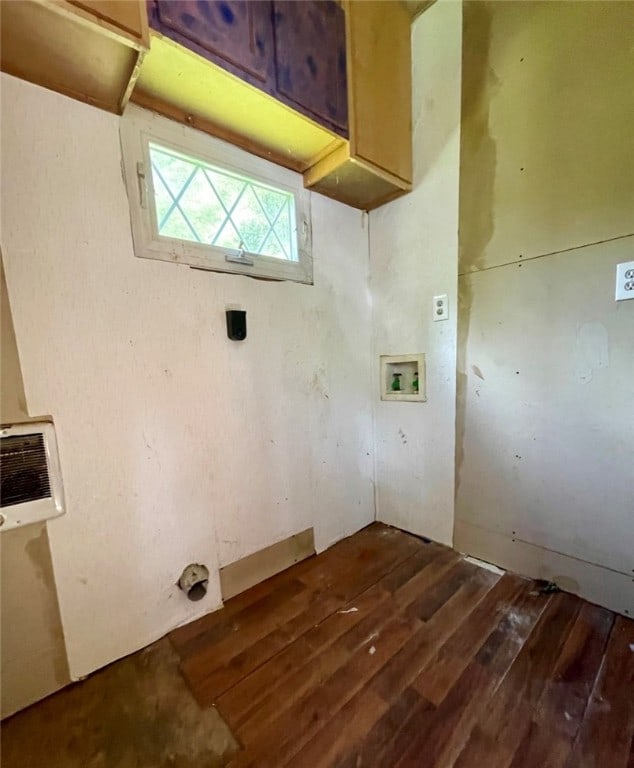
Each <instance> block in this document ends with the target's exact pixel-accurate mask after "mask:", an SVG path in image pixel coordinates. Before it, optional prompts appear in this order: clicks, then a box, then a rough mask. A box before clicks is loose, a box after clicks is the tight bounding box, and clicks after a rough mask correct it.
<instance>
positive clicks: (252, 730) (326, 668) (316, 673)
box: [238, 551, 457, 743]
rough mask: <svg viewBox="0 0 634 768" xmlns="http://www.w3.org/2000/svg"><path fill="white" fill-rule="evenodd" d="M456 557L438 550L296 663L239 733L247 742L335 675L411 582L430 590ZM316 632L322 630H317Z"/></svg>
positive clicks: (393, 612) (402, 603)
mask: <svg viewBox="0 0 634 768" xmlns="http://www.w3.org/2000/svg"><path fill="white" fill-rule="evenodd" d="M456 560H457V556H456V554H455V553H452V552H451V551H448V552H447V551H440V552H439V554H438V556H437V557H436V558H435V559H433V560H431V561H429V562H427V563H425V564H424V566H423V567H422V568H421V569H420V570H419V571H417V572H416V573H414V575H412V576H411V578H410V579H409V580H408V581H406V582H404V583H402V584H401V586H400V587H399V588H398V589H397V590H396V591H395V592H394V593H393V595H392V597H391V599H390V600H386V601H384V602H382V603H381V604H379V605H378V606H377V607H376V608H375V609H374V610H373V611H372V612H371V613H370V614H369V615H367V617H365V618H363V619H362V620H361V621H360V622H359V624H358V625H356V626H354V627H353V628H352V629H350V630H349V631H348V632H346V633H345V634H343V635H342V636H341V637H339V638H338V639H337V640H335V642H333V643H331V644H330V645H329V646H328V647H327V648H326V649H325V650H323V651H322V652H321V654H320V655H319V656H317V657H316V659H315V661H314V662H312V661H310V660H309V661H308V663H307V664H303V665H300V666H299V668H297V669H296V671H295V672H294V674H293V675H292V677H291V678H290V679H287V680H286V681H284V682H283V683H282V684H281V685H278V686H277V687H276V688H275V689H274V690H272V691H271V692H270V693H269V694H268V695H267V697H266V698H265V699H264V700H263V701H261V702H260V704H259V706H258V708H257V714H255V715H254V716H252V717H249V718H247V719H246V720H243V722H242V723H241V725H240V728H239V730H238V734H239V736H240V737H241V738H242V739H243V740H244V741H245V742H247V743H249V742H250V741H251V740H252V739H253V738H254V737H255V736H256V735H257V733H258V732H260V731H261V730H262V729H263V728H264V727H265V726H266V725H267V723H268V722H270V721H271V720H272V719H274V718H276V717H278V718H279V717H280V715H281V713H282V712H283V711H284V710H285V709H287V708H289V707H291V706H293V705H294V703H295V701H296V700H297V699H298V698H299V696H300V695H303V694H304V693H306V692H308V691H309V690H310V689H311V688H316V687H318V686H319V685H320V684H321V683H322V682H323V681H324V680H325V679H326V678H327V677H328V676H330V675H333V674H335V673H336V672H337V670H338V669H339V667H341V666H342V664H344V663H345V661H346V660H347V659H348V658H349V657H350V656H351V655H354V654H357V653H359V652H360V651H361V650H362V648H363V647H364V646H367V645H368V643H371V642H373V641H374V640H376V639H378V637H379V635H380V632H381V631H382V630H383V628H384V627H385V625H386V623H387V622H388V621H389V620H391V619H393V618H394V617H396V616H398V615H399V613H400V611H401V609H404V608H406V607H407V606H408V603H407V601H408V600H411V599H412V589H411V585H412V584H416V586H417V590H416V593H415V594H418V592H419V591H420V590H422V589H428V590H433V589H434V588H435V587H436V585H437V583H438V582H441V581H442V576H443V574H444V573H445V572H446V571H447V570H448V569H450V568H451V566H452V564H453V563H455V562H456ZM401 567H402V568H403V569H404V570H406V571H407V570H409V569H408V567H407V566H406V565H405V564H403V565H402V566H401ZM386 580H387V581H388V585H389V584H390V583H391V582H392V581H393V576H392V574H388V575H387V576H386ZM382 585H383V581H381V582H379V583H378V584H377V585H376V587H380V588H382ZM366 594H367V593H366ZM354 602H355V607H358V605H357V603H358V599H355V601H354ZM345 615H347V614H345ZM411 624H412V626H419V625H420V622H419V620H418V619H415V618H412V619H411ZM323 629H324V627H323V626H322V627H319V628H316V629H315V632H320V631H321V630H323ZM320 634H322V633H321V632H320ZM322 636H323V634H322Z"/></svg>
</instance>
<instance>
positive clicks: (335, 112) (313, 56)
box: [273, 0, 348, 135]
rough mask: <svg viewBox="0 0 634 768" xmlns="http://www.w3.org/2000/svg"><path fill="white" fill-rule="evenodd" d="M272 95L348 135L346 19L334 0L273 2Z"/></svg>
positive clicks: (276, 0) (277, 0)
mask: <svg viewBox="0 0 634 768" xmlns="http://www.w3.org/2000/svg"><path fill="white" fill-rule="evenodd" d="M273 18H274V26H275V65H276V66H275V75H276V79H277V92H278V93H279V94H281V95H282V96H285V97H286V98H287V99H288V100H289V101H290V102H291V103H293V104H295V105H297V106H299V107H300V108H303V109H304V110H306V111H307V113H310V114H312V115H313V116H314V117H315V118H316V120H317V121H318V122H319V123H322V124H324V125H328V126H331V127H334V128H336V129H339V130H338V133H341V132H342V131H343V132H345V133H346V135H347V129H348V89H347V78H346V21H345V14H344V11H343V9H342V8H341V7H340V6H339V5H338V4H337V3H335V2H333V0H301V1H300V2H279V0H274V2H273Z"/></svg>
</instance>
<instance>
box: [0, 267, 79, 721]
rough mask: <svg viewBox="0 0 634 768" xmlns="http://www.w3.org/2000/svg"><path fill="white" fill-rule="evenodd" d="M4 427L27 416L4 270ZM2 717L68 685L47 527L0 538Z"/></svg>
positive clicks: (0, 413)
mask: <svg viewBox="0 0 634 768" xmlns="http://www.w3.org/2000/svg"><path fill="white" fill-rule="evenodd" d="M1 282H2V286H1V295H0V311H1V313H2V317H1V326H0V327H1V331H2V346H1V354H2V359H1V363H2V368H1V369H0V372H1V375H0V393H1V400H0V418H1V421H2V423H3V424H7V423H11V422H19V421H24V420H25V419H26V418H28V413H27V409H26V398H25V395H24V384H23V381H22V371H21V369H20V359H19V357H18V350H17V346H16V341H15V332H14V328H13V318H12V316H11V308H10V306H9V299H8V295H7V286H6V282H5V276H4V263H3V264H2V269H1ZM0 579H1V584H0V630H1V631H0V657H1V665H2V666H1V678H0V686H1V693H0V700H1V707H0V714H1V716H2V717H6V716H7V715H10V714H11V713H12V712H15V711H17V710H18V709H21V708H22V707H24V706H26V705H28V704H31V703H32V702H34V701H37V700H38V699H41V698H42V697H43V696H46V695H47V694H49V693H52V692H53V691H55V690H57V689H58V688H61V687H62V686H63V685H65V684H66V683H67V682H69V680H70V678H69V674H68V664H67V662H66V650H65V647H64V637H63V634H62V625H61V621H60V616H59V607H58V604H57V593H56V590H55V581H54V576H53V566H52V563H51V553H50V549H49V542H48V533H47V530H46V524H45V523H42V524H39V525H28V526H25V527H24V528H20V529H16V530H13V531H9V532H5V533H1V534H0Z"/></svg>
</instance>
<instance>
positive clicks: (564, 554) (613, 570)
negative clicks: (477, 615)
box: [456, 519, 630, 577]
mask: <svg viewBox="0 0 634 768" xmlns="http://www.w3.org/2000/svg"><path fill="white" fill-rule="evenodd" d="M456 522H460V523H462V524H464V525H469V526H471V527H472V528H477V529H478V530H479V531H483V532H484V533H491V534H494V535H496V536H503V537H505V538H507V539H508V540H509V541H511V542H512V543H513V544H515V543H516V542H517V543H518V544H526V545H528V546H529V547H534V548H535V549H543V550H544V551H545V552H550V553H552V554H553V555H559V556H560V557H565V558H567V559H569V560H576V561H577V562H579V563H583V564H584V565H591V566H592V567H593V568H600V569H601V570H603V571H610V572H611V573H616V574H618V575H619V576H628V577H629V576H630V573H629V572H628V571H621V570H619V569H618V568H610V566H609V565H603V564H602V563H597V562H594V561H593V560H586V559H585V558H583V557H578V556H577V555H573V554H571V553H570V552H562V551H561V550H560V549H554V548H553V547H546V546H544V545H543V544H538V543H537V542H536V541H529V540H528V539H523V538H522V537H521V536H513V535H511V536H509V535H508V534H505V533H502V532H500V531H494V530H492V529H491V528H487V527H486V526H484V525H478V524H477V523H473V522H471V521H469V520H460V519H457V521H456Z"/></svg>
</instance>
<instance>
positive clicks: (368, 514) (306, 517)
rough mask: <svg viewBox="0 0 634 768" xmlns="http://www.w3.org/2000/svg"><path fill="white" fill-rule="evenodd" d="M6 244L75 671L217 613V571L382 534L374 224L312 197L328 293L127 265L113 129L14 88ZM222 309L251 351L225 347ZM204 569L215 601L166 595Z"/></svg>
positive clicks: (10, 88)
mask: <svg viewBox="0 0 634 768" xmlns="http://www.w3.org/2000/svg"><path fill="white" fill-rule="evenodd" d="M2 166H3V168H2V170H3V184H2V224H3V228H2V247H3V252H4V257H5V266H6V273H7V283H8V289H9V295H10V299H11V305H12V309H13V312H14V321H15V329H16V336H17V343H18V348H19V352H20V358H21V361H22V366H23V373H24V381H25V389H26V394H27V399H28V402H29V406H30V410H31V413H50V414H52V415H53V417H54V419H55V423H56V426H57V433H58V440H59V447H60V455H61V463H62V470H63V476H64V482H65V489H66V498H67V506H68V512H67V514H66V515H65V516H64V517H61V518H59V519H57V520H54V521H51V522H50V523H49V526H48V527H49V536H50V545H51V552H52V558H53V565H54V571H55V577H56V584H57V589H58V595H59V602H60V608H61V614H62V621H63V628H64V633H65V638H66V643H67V650H68V656H69V662H70V669H71V674H72V676H73V677H78V676H81V675H85V674H87V673H89V672H91V671H92V670H94V669H96V668H98V667H100V666H102V665H104V664H106V663H108V662H110V661H112V660H114V659H116V658H118V657H120V656H122V655H125V654H127V653H129V652H131V651H133V650H135V649H138V648H140V647H142V646H144V645H146V644H147V643H149V642H151V641H152V640H154V639H155V638H156V637H158V636H160V635H162V634H164V633H165V632H166V631H168V630H169V629H170V628H172V627H174V626H175V625H177V624H180V623H183V622H187V621H189V620H191V619H192V618H194V617H195V616H197V615H199V614H200V613H202V612H206V611H207V610H209V609H210V608H212V607H215V606H217V605H218V604H219V603H220V593H219V585H218V580H217V578H216V575H215V568H216V567H217V565H225V564H227V563H230V562H232V561H234V560H237V559H239V558H241V557H243V556H245V555H247V554H250V553H252V552H254V551H256V550H259V549H261V548H263V547H265V546H267V545H269V544H272V543H274V542H275V541H277V540H280V539H283V538H286V537H287V536H289V535H291V534H293V533H297V532H299V531H301V530H302V529H304V528H307V527H309V526H314V527H315V536H316V543H317V547H318V549H323V548H325V547H326V546H328V545H329V544H330V543H332V542H333V541H335V540H336V539H338V538H341V537H342V536H345V535H347V534H349V533H352V532H353V531H355V530H357V529H358V528H360V527H362V526H363V525H365V524H367V523H369V522H370V521H371V520H372V519H373V517H374V507H373V484H372V471H373V466H372V463H373V456H372V450H373V447H372V423H371V391H370V379H371V373H370V357H371V355H370V347H371V330H370V328H371V322H370V303H369V299H368V293H367V280H368V240H367V223H366V225H365V227H364V219H363V217H362V215H361V214H360V213H359V212H358V211H355V210H352V209H350V208H347V207H345V206H343V205H341V204H338V203H335V202H333V201H330V200H327V199H326V198H322V197H320V196H313V238H314V260H315V286H314V287H311V286H301V285H296V284H288V283H267V282H260V281H255V280H251V279H248V278H245V277H235V276H228V275H220V274H214V273H205V272H200V271H193V270H191V269H189V268H187V267H185V266H176V265H173V264H167V263H161V262H155V261H147V260H140V259H136V258H135V257H134V256H133V252H132V242H131V235H130V224H129V212H128V203H127V199H126V194H125V190H124V184H123V181H122V177H121V170H120V149H119V135H118V120H117V118H116V117H115V116H112V115H108V114H106V113H104V112H100V111H98V110H96V109H93V108H91V107H88V106H85V105H83V104H80V103H78V102H75V101H71V100H69V99H66V98H64V97H62V96H59V95H57V94H53V93H51V92H48V91H45V90H42V89H40V88H37V87H35V86H32V85H30V84H28V83H24V82H21V81H18V80H16V79H13V78H11V77H9V76H6V75H3V76H2ZM226 305H239V306H241V307H243V308H244V309H246V310H247V312H248V329H249V330H248V333H249V335H248V339H247V341H245V342H243V343H235V342H230V341H228V340H227V338H226V331H225V326H224V323H225V320H224V311H225V308H226ZM192 561H200V562H204V563H207V564H208V565H209V566H210V568H211V570H212V580H211V582H210V589H209V595H208V596H207V598H206V600H205V601H204V602H203V603H191V602H188V601H187V600H186V599H185V598H184V596H183V594H182V593H181V592H180V591H179V590H178V589H177V588H176V587H175V586H174V584H175V582H176V580H177V578H178V576H179V575H180V572H181V570H182V568H183V566H184V565H186V564H187V563H189V562H192Z"/></svg>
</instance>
